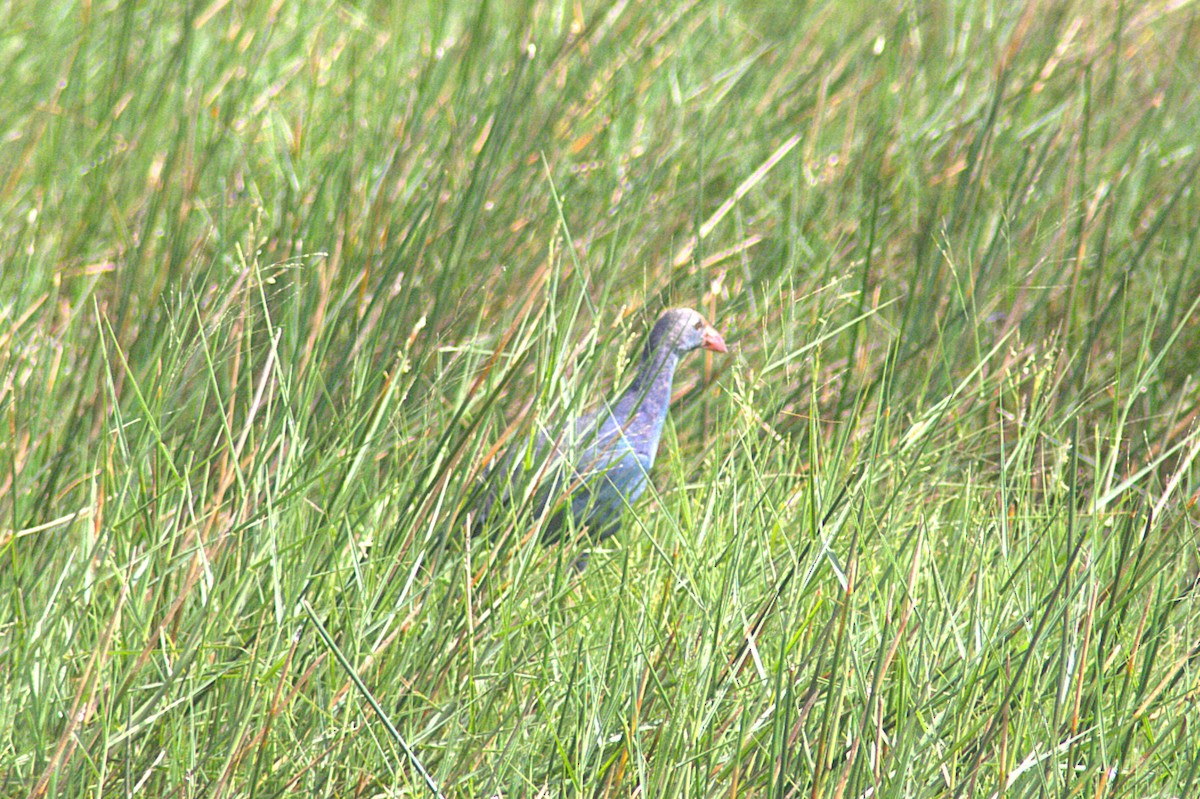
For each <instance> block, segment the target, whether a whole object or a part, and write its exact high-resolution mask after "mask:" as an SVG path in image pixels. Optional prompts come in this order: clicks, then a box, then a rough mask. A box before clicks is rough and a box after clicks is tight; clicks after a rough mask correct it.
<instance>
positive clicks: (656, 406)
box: [617, 347, 679, 416]
mask: <svg viewBox="0 0 1200 799" xmlns="http://www.w3.org/2000/svg"><path fill="white" fill-rule="evenodd" d="M678 365H679V355H678V354H677V353H676V352H675V351H674V349H669V348H665V347H664V348H662V349H660V350H658V351H657V352H655V351H652V350H649V349H647V350H646V352H645V354H644V355H643V356H642V364H641V366H639V367H638V371H637V374H636V375H635V376H634V378H633V382H632V383H630V384H629V388H627V389H625V392H624V393H623V394H622V395H621V397H620V399H619V400H618V401H617V407H618V413H619V414H627V413H635V412H637V411H638V410H641V411H642V413H643V414H655V413H658V414H661V415H663V416H665V415H666V412H667V406H669V405H670V404H671V383H672V381H673V380H674V379H675V367H676V366H678Z"/></svg>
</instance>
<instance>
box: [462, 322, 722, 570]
mask: <svg viewBox="0 0 1200 799" xmlns="http://www.w3.org/2000/svg"><path fill="white" fill-rule="evenodd" d="M701 348H703V349H706V350H711V351H713V352H722V353H723V352H727V351H728V348H727V347H726V346H725V339H724V338H722V336H721V334H720V333H718V332H717V331H716V329H715V328H714V327H713V326H712V325H711V324H709V323H708V322H707V321H706V320H705V319H704V317H703V316H701V315H700V314H699V313H697V312H696V311H694V310H692V309H691V308H670V309H668V310H666V311H663V313H662V314H661V315H660V316H659V317H658V321H656V322H655V323H654V328H653V329H652V330H651V331H650V337H649V338H648V339H647V341H646V347H645V350H644V351H643V354H642V359H641V363H640V365H639V366H638V370H637V373H636V374H635V375H634V378H633V380H632V381H631V382H630V383H629V386H628V387H627V388H626V389H625V390H624V391H623V392H621V394H620V395H619V396H618V397H617V398H616V399H615V400H612V401H603V402H601V403H599V404H598V405H597V406H596V407H595V408H594V409H592V410H591V411H589V412H587V413H585V414H583V415H582V416H580V417H578V418H577V419H575V420H573V421H571V422H567V423H566V424H565V425H563V426H562V429H561V431H560V432H558V433H556V434H554V435H553V437H551V436H548V435H546V434H545V433H540V432H539V433H538V434H536V435H535V436H533V437H532V438H531V439H529V440H527V441H525V442H522V444H520V445H517V446H513V447H511V448H510V449H509V450H508V452H506V453H505V454H504V455H503V456H501V457H500V458H499V459H497V460H496V461H495V465H494V466H493V467H492V469H491V470H490V471H489V472H488V475H487V489H486V490H485V493H484V494H483V497H482V499H481V500H480V501H479V502H477V503H476V507H475V513H474V517H473V520H472V522H471V525H472V532H473V533H478V532H480V531H481V530H483V529H485V528H486V527H487V525H488V524H489V522H490V516H491V513H492V511H493V510H494V509H495V508H496V506H498V505H499V506H505V505H511V504H512V502H513V498H514V497H516V498H520V497H522V496H525V495H526V493H527V492H528V493H531V494H532V502H531V507H532V510H533V516H534V518H541V517H542V516H544V515H546V514H549V515H548V518H546V521H545V524H544V526H543V532H542V541H543V543H546V544H550V543H554V542H555V541H558V540H559V539H561V538H562V536H563V533H564V531H565V530H564V528H566V527H567V525H568V522H567V519H568V517H569V518H570V519H572V520H573V522H574V529H575V530H582V529H586V530H587V533H588V535H589V537H590V538H591V539H592V540H593V541H602V540H604V539H606V538H608V537H609V536H611V535H613V534H614V533H616V532H617V531H618V530H619V529H620V526H621V516H622V514H623V512H624V511H625V508H626V507H628V506H630V505H632V504H633V503H634V502H635V501H636V500H637V499H638V497H640V496H641V495H642V493H643V492H644V491H645V490H646V486H647V484H648V482H649V474H650V469H651V468H652V467H653V466H654V458H655V455H656V453H657V452H658V444H659V439H660V438H661V437H662V430H663V423H664V422H665V421H666V419H667V411H668V410H669V408H670V404H671V385H672V383H673V381H674V377H675V368H676V367H677V366H678V365H679V361H680V359H682V358H683V356H685V355H687V354H688V353H689V352H692V351H693V350H697V349H701ZM586 565H587V555H586V553H585V554H584V555H582V556H581V558H580V560H579V561H577V562H576V564H575V566H576V569H578V570H582V569H583V568H584V566H586Z"/></svg>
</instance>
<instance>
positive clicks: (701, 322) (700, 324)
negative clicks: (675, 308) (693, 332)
mask: <svg viewBox="0 0 1200 799" xmlns="http://www.w3.org/2000/svg"><path fill="white" fill-rule="evenodd" d="M692 327H694V328H696V329H697V330H699V329H700V328H702V327H704V321H703V320H701V319H697V320H696V324H694V325H692Z"/></svg>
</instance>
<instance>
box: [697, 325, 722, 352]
mask: <svg viewBox="0 0 1200 799" xmlns="http://www.w3.org/2000/svg"><path fill="white" fill-rule="evenodd" d="M700 346H701V347H704V349H706V350H712V351H713V352H729V350H728V349H726V348H725V339H723V338H721V334H720V333H718V332H717V331H716V329H715V328H714V327H713V326H712V325H705V326H704V332H703V333H701V334H700Z"/></svg>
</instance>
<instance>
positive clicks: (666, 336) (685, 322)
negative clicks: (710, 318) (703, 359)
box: [647, 308, 727, 355]
mask: <svg viewBox="0 0 1200 799" xmlns="http://www.w3.org/2000/svg"><path fill="white" fill-rule="evenodd" d="M663 347H668V348H670V349H672V350H674V351H675V353H676V354H677V355H683V354H684V353H685V352H691V351H692V350H694V349H697V348H699V347H703V348H704V349H706V350H712V351H713V352H726V351H727V350H726V348H725V339H723V338H721V334H720V333H718V332H717V331H716V330H715V329H714V328H713V326H712V325H710V324H709V323H708V322H706V321H705V320H704V317H703V316H701V315H700V314H698V313H696V312H695V311H693V310H692V309H691V308H669V309H668V310H666V311H663V313H662V316H660V317H658V321H657V322H655V323H654V329H653V330H651V331H650V341H649V342H648V344H647V349H648V350H649V351H650V352H658V351H659V350H660V348H663Z"/></svg>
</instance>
